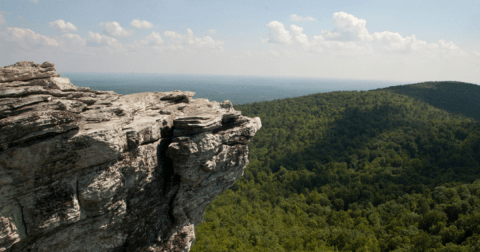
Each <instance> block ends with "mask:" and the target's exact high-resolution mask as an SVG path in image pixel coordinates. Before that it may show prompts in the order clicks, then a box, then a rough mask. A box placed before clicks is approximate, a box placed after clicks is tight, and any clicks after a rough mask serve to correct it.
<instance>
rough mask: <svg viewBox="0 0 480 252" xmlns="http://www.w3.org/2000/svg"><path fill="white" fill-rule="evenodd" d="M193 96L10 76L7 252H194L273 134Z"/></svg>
mask: <svg viewBox="0 0 480 252" xmlns="http://www.w3.org/2000/svg"><path fill="white" fill-rule="evenodd" d="M193 95H194V93H193V92H180V91H173V92H165V93H160V92H152V93H137V94H130V95H125V96H122V95H119V94H115V93H114V92H101V91H96V90H91V89H89V88H85V87H76V86H74V85H73V84H72V83H70V81H69V79H67V78H61V77H60V74H58V73H55V67H54V64H52V63H49V62H45V63H43V64H35V63H33V62H18V63H16V64H14V65H11V66H7V67H5V68H1V67H0V251H49V252H50V251H189V249H190V247H191V245H192V244H193V242H194V240H195V234H194V227H195V225H197V224H198V223H199V222H200V221H201V220H202V217H203V214H204V211H205V209H206V207H207V205H208V204H210V203H211V202H212V201H213V200H214V199H215V197H216V196H217V195H219V194H220V193H221V192H222V191H224V190H225V189H226V188H228V187H230V186H232V185H233V184H234V182H235V179H236V178H238V177H240V176H242V175H243V171H244V169H245V166H246V165H247V164H248V148H247V144H248V143H249V140H250V139H251V138H252V137H253V136H254V135H255V133H256V131H257V130H259V129H260V127H261V122H260V119H259V118H258V117H256V118H249V117H245V116H242V115H241V112H240V111H235V110H234V108H233V106H232V104H231V102H230V101H224V102H222V103H218V102H210V101H208V100H206V99H192V96H193Z"/></svg>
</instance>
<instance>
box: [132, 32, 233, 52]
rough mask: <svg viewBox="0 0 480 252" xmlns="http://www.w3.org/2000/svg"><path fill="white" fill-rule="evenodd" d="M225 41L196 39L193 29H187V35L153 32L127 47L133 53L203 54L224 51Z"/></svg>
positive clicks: (207, 38)
mask: <svg viewBox="0 0 480 252" xmlns="http://www.w3.org/2000/svg"><path fill="white" fill-rule="evenodd" d="M223 43H224V42H223V41H220V40H214V39H213V38H211V37H210V36H205V37H203V38H200V37H195V35H194V33H193V31H192V30H191V29H187V32H186V33H185V34H180V33H177V32H175V31H165V32H164V33H163V37H162V35H160V33H158V32H152V33H151V34H150V35H148V36H147V37H145V38H144V39H141V40H136V41H134V42H133V43H131V44H129V45H127V48H128V49H129V50H132V51H143V52H148V51H149V50H150V51H151V50H154V51H180V50H184V51H189V52H194V51H198V52H202V51H206V50H207V51H208V50H220V51H221V50H223Z"/></svg>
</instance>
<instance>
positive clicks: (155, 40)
mask: <svg viewBox="0 0 480 252" xmlns="http://www.w3.org/2000/svg"><path fill="white" fill-rule="evenodd" d="M145 41H147V42H151V43H152V44H153V45H157V46H158V45H162V44H163V39H162V36H160V33H158V32H152V33H151V34H150V35H148V36H147V37H146V38H145Z"/></svg>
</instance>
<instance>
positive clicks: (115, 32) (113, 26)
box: [100, 21, 133, 37]
mask: <svg viewBox="0 0 480 252" xmlns="http://www.w3.org/2000/svg"><path fill="white" fill-rule="evenodd" d="M100 26H105V28H104V29H103V32H104V33H105V34H107V35H110V36H118V37H126V36H131V35H133V31H128V30H125V29H124V28H123V27H121V26H120V24H119V23H117V22H115V21H113V22H106V23H100Z"/></svg>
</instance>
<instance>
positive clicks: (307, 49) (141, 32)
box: [0, 0, 480, 84]
mask: <svg viewBox="0 0 480 252" xmlns="http://www.w3.org/2000/svg"><path fill="white" fill-rule="evenodd" d="M478 13H480V1H454V2H453V1H445V0H442V1H435V4H433V3H432V1H425V0H423V1H418V0H417V1H413V0H407V1H392V2H389V3H386V1H380V0H371V1H369V0H363V1H352V0H347V1H335V2H332V1H266V0H264V1H250V0H249V1H213V0H212V1H192V0H182V1H173V2H172V1H155V0H148V1H147V0H140V1H113V0H108V1H94V0H85V1H72V0H64V1H59V0H7V1H2V3H0V66H6V65H10V64H13V63H15V62H17V61H23V60H27V61H35V62H37V63H41V62H44V61H50V62H53V63H55V64H56V68H57V72H111V73H168V74H169V73H172V74H208V75H246V76H288V77H314V78H342V79H362V80H388V81H403V82H421V81H442V80H453V81H463V82H470V83H476V84H480V43H479V42H480V16H479V15H478Z"/></svg>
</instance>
